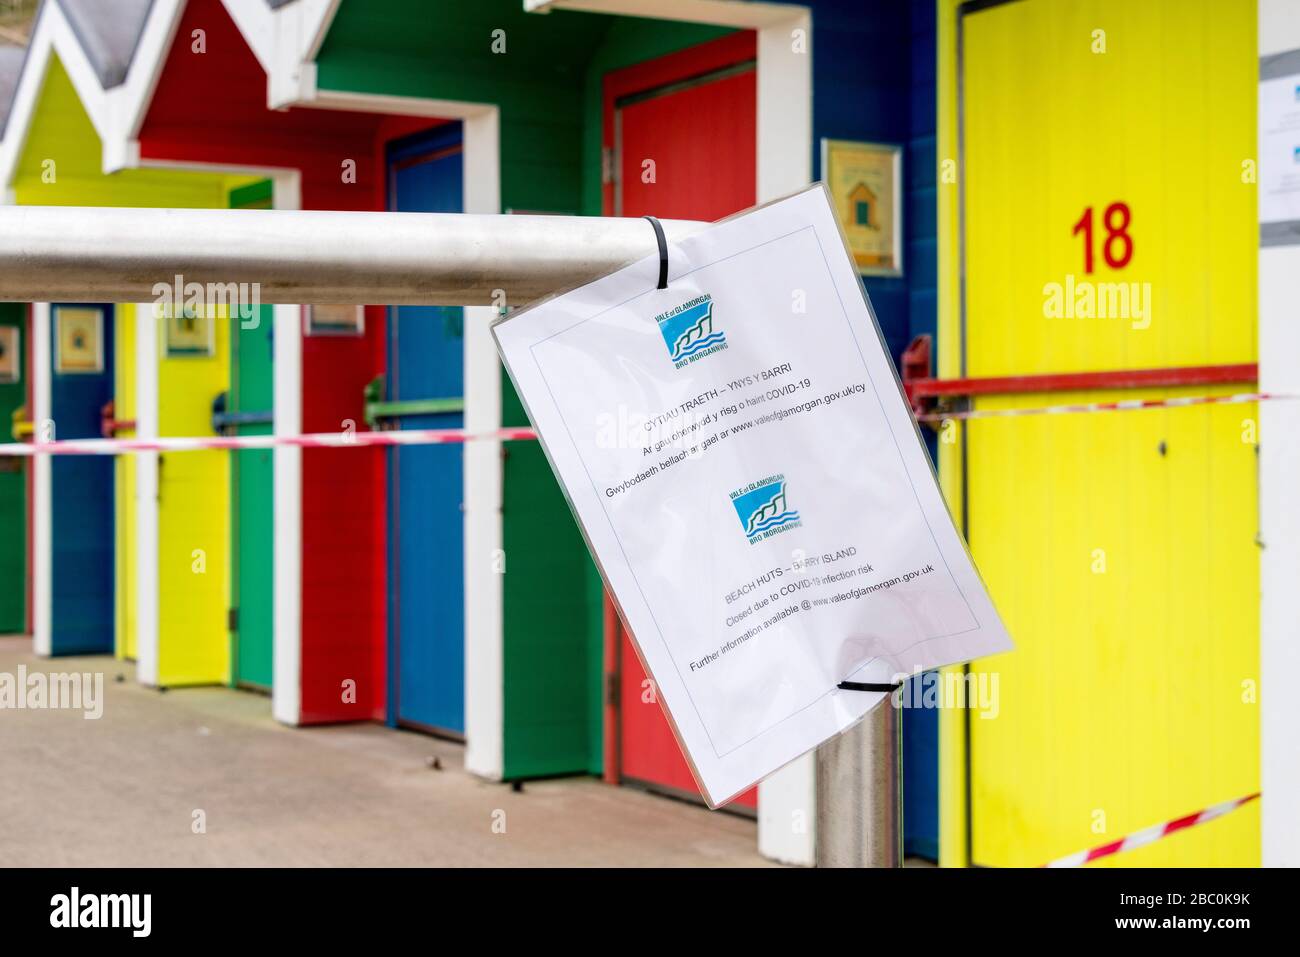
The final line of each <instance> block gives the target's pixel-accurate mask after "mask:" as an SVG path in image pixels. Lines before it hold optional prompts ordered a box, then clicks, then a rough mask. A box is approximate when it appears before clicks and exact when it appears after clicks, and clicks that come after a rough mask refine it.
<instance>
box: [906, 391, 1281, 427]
mask: <svg viewBox="0 0 1300 957" xmlns="http://www.w3.org/2000/svg"><path fill="white" fill-rule="evenodd" d="M1278 399H1300V395H1290V394H1286V393H1280V392H1242V393H1238V394H1237V395H1192V396H1181V397H1178V398H1173V399H1125V400H1122V401H1119V402H1083V403H1079V404H1078V405H1045V406H1038V407H1035V408H1028V409H969V410H967V411H965V412H927V413H925V414H923V415H918V416H917V417H916V418H917V421H919V422H945V421H949V420H952V421H960V420H962V419H1001V418H1010V417H1013V416H1018V415H1075V414H1078V413H1080V412H1132V411H1135V410H1137V409H1179V408H1186V407H1187V406H1193V405H1238V404H1240V403H1243V402H1271V401H1276V400H1278Z"/></svg>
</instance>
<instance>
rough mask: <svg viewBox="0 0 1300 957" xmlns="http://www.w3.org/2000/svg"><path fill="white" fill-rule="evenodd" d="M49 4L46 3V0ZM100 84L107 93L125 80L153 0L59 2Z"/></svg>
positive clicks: (67, 0)
mask: <svg viewBox="0 0 1300 957" xmlns="http://www.w3.org/2000/svg"><path fill="white" fill-rule="evenodd" d="M46 2H49V0H46ZM58 3H59V6H60V7H62V8H63V12H64V14H65V15H66V16H67V18H68V22H69V23H70V24H71V25H72V32H73V33H75V34H76V35H77V40H78V42H80V44H81V47H82V49H83V50H85V51H86V57H87V59H89V60H90V65H91V66H92V67H94V69H95V73H96V74H97V75H98V76H99V82H100V85H101V86H103V87H104V89H106V90H109V89H112V88H113V87H115V86H120V85H121V84H122V83H123V81H125V80H126V71H127V68H128V67H129V66H130V65H131V58H132V57H133V56H134V55H135V48H136V46H137V44H139V42H140V34H141V33H143V32H144V24H145V20H147V19H148V17H149V8H150V7H151V6H152V5H153V0H58Z"/></svg>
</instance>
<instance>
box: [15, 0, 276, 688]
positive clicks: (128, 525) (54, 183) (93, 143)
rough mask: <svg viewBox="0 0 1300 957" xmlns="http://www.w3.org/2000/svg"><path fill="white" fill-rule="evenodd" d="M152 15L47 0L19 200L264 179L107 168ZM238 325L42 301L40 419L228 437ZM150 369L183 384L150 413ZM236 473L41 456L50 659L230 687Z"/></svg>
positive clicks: (37, 384)
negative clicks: (221, 401) (107, 118)
mask: <svg viewBox="0 0 1300 957" xmlns="http://www.w3.org/2000/svg"><path fill="white" fill-rule="evenodd" d="M148 9H149V4H148V3H136V2H133V0H124V2H121V3H117V4H114V6H113V10H112V11H106V10H105V9H104V6H103V5H101V4H96V3H88V2H84V0H56V2H52V3H47V4H45V5H43V7H42V10H41V13H40V15H39V17H38V19H37V22H36V25H35V29H34V31H33V36H32V41H31V45H30V48H29V52H28V55H27V58H26V62H25V65H24V67H23V72H22V76H21V78H20V81H19V83H18V85H17V88H16V93H15V98H14V105H13V109H12V112H11V115H10V118H9V124H8V128H7V135H6V137H5V140H4V143H3V148H2V150H0V170H2V171H3V176H4V183H3V186H4V188H5V191H6V193H7V194H8V195H10V196H11V197H12V199H13V200H14V201H15V202H17V203H19V204H24V205H89V206H93V205H109V206H133V205H140V206H149V205H165V206H171V207H195V206H199V207H224V206H226V205H228V203H229V202H230V197H231V194H232V193H233V192H234V191H236V190H238V189H241V188H243V187H245V186H247V185H249V184H251V183H252V182H254V181H255V180H254V179H253V178H252V177H249V176H247V175H229V176H226V175H207V174H202V173H195V172H173V171H167V170H157V169H148V170H145V169H139V170H128V171H123V172H121V173H115V174H113V175H106V174H105V173H104V170H103V165H102V157H103V146H102V137H101V135H100V129H101V128H102V123H103V120H102V117H100V116H98V115H95V116H92V113H91V111H92V110H93V109H106V108H107V107H105V106H104V104H105V102H106V100H107V98H108V97H110V96H111V95H112V91H114V90H119V91H120V90H121V89H122V87H123V86H124V85H125V83H126V77H127V74H128V68H129V66H130V62H131V58H132V51H133V50H135V49H136V47H137V46H138V43H139V40H140V38H141V36H142V35H143V34H144V30H145V26H146V15H147V13H148ZM110 13H111V15H110ZM159 278H160V281H161V280H162V279H163V278H164V277H159ZM227 322H228V319H227V317H226V316H224V315H222V316H218V315H216V314H206V313H205V314H203V315H197V316H185V315H182V314H180V313H178V312H176V311H172V312H167V311H166V310H163V311H162V312H160V311H159V310H158V308H157V304H155V303H148V304H119V305H112V304H105V303H54V304H41V303H38V304H36V305H35V306H34V307H33V324H32V340H33V344H32V347H31V348H32V352H31V354H32V358H33V361H32V403H31V405H32V409H33V411H34V421H35V423H36V427H37V428H40V427H42V425H43V424H47V425H48V426H49V427H50V428H51V429H52V431H53V434H54V436H55V437H56V438H77V437H99V436H100V435H102V434H105V433H108V434H119V435H129V434H131V433H132V431H133V430H135V429H136V428H137V427H138V425H139V420H140V419H141V418H145V419H146V420H148V419H149V418H151V417H152V419H153V421H154V422H155V423H156V426H155V427H156V428H157V429H158V430H159V433H161V434H180V435H196V434H197V435H202V434H211V430H212V424H211V407H212V404H213V401H214V399H215V397H216V396H217V395H219V394H220V393H221V392H222V391H224V390H225V389H226V387H227V381H228V376H229V358H228V356H229V344H228V341H227V340H228V332H227V331H226V323H227ZM142 331H143V332H147V333H148V335H146V336H141V335H138V333H139V332H142ZM153 346H157V349H156V350H155V349H154V348H152V347H153ZM142 376H144V377H145V378H146V379H147V380H148V381H152V382H156V383H159V384H161V386H162V388H163V389H165V390H167V391H166V395H167V401H166V402H164V403H157V402H156V399H155V402H154V403H153V404H152V405H151V406H150V407H148V408H143V407H141V405H140V404H139V402H138V401H137V400H138V396H137V389H138V386H139V383H140V379H141V377H142ZM155 434H158V433H155ZM228 484H229V483H228V476H227V463H226V457H225V454H224V453H221V452H200V453H196V454H193V455H191V456H188V457H180V456H177V457H175V458H172V457H162V456H154V457H139V458H136V459H131V458H125V457H124V458H119V459H118V460H117V461H116V462H114V461H113V460H110V459H97V460H95V461H91V460H90V459H85V460H73V459H71V458H68V459H63V458H58V457H52V458H49V459H47V458H38V459H37V460H36V462H35V467H34V471H33V494H32V500H33V542H34V549H33V550H34V559H33V560H34V565H35V570H36V574H35V575H34V580H35V582H36V587H35V597H34V603H33V604H34V608H33V624H34V629H33V631H34V641H35V647H36V650H37V651H38V653H42V654H60V653H69V652H89V651H100V652H109V651H113V650H114V649H116V651H117V653H118V654H119V655H121V656H122V657H127V658H135V659H137V660H138V662H139V665H140V668H139V673H140V676H141V678H142V680H145V681H146V682H147V683H149V684H156V685H162V686H166V685H173V684H177V685H179V684H195V683H211V682H224V681H227V680H228V679H229V639H228V635H227V632H226V609H227V601H228V594H229V575H228V568H229V558H228V556H229V550H230V548H229V532H228V528H229V520H228V514H229V510H228V502H227V499H228V494H229V492H228ZM141 501H144V502H146V503H147V504H148V506H149V509H150V510H151V511H152V510H153V509H155V508H156V520H155V521H153V522H151V523H150V525H149V526H148V527H147V529H146V531H145V534H147V535H148V536H149V540H148V541H147V542H145V541H143V540H142V538H141V535H139V534H137V523H138V521H139V520H140V515H139V509H138V507H137V506H138V505H139V503H140V502H141ZM142 544H145V545H147V548H146V550H145V554H150V555H155V554H156V555H157V556H158V557H159V559H160V560H158V561H157V562H156V563H154V564H151V565H150V566H149V570H148V575H147V580H148V582H149V583H150V584H153V583H157V587H156V588H151V589H149V590H148V594H150V595H153V596H154V601H155V602H156V605H154V604H152V603H151V606H150V607H149V608H147V609H144V608H142V606H141V602H140V588H141V585H142V580H143V579H144V578H145V577H146V576H138V575H136V574H135V572H136V569H137V567H138V566H137V564H136V561H138V559H139V557H140V555H141V545H142ZM155 608H156V611H155ZM142 611H143V612H144V614H143V615H142ZM155 616H156V617H155ZM142 619H143V620H142ZM155 623H161V625H162V628H161V632H160V629H159V628H158V627H157V624H155ZM160 633H161V634H162V636H163V639H162V640H158V639H157V638H156V636H158V635H159V634H160ZM141 635H144V636H145V637H146V638H147V639H148V640H147V641H145V642H143V643H142V642H140V641H139V640H138V638H139V636H141Z"/></svg>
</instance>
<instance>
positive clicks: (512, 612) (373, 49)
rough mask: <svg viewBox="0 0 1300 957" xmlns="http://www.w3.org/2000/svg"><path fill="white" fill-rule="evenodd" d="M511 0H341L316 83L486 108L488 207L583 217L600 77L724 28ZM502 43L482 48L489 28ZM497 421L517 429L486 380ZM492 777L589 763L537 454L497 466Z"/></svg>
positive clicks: (558, 518) (559, 545)
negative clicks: (491, 107) (500, 580)
mask: <svg viewBox="0 0 1300 957" xmlns="http://www.w3.org/2000/svg"><path fill="white" fill-rule="evenodd" d="M522 7H523V4H522V3H520V2H519V0H477V2H475V3H473V4H466V3H456V2H450V0H344V2H343V3H342V5H341V7H340V9H339V13H338V15H337V17H336V18H335V21H334V23H333V24H332V26H331V28H330V31H329V34H328V35H327V37H326V39H325V42H324V44H323V46H322V48H321V52H320V55H319V57H318V60H317V70H318V72H317V83H318V85H319V87H320V88H321V89H323V90H338V91H348V92H360V93H378V94H387V95H396V96H413V97H429V98H439V99H450V100H467V101H472V102H478V103H496V104H497V105H498V106H499V107H500V109H501V202H502V206H503V208H504V210H517V211H520V212H523V211H529V212H550V213H569V214H575V213H583V214H590V215H599V214H600V212H601V209H600V141H601V122H602V118H601V99H602V80H603V77H604V75H605V73H606V72H608V71H609V70H613V69H618V68H620V67H623V66H628V65H631V64H632V63H636V62H639V61H640V60H643V59H649V58H652V57H655V56H660V55H663V54H666V53H671V52H673V51H675V50H679V49H682V48H683V47H687V46H692V45H694V44H696V43H702V42H705V41H706V40H710V39H713V38H714V37H717V36H720V35H721V34H723V33H725V32H727V31H725V30H720V29H717V28H711V27H700V26H695V25H688V24H675V23H665V22H660V21H655V20H640V19H633V18H627V17H609V16H602V15H596V14H585V13H572V12H567V11H557V12H555V13H551V14H548V15H538V14H527V13H524V12H523V9H522ZM497 30H503V31H504V43H505V52H493V42H494V39H497V40H500V39H501V35H500V34H497V35H495V36H494V31H497ZM502 422H503V424H504V425H507V426H509V425H524V424H527V417H526V416H525V414H524V411H523V407H522V406H521V404H520V403H519V400H518V397H517V396H516V395H515V392H514V389H513V388H512V386H511V385H510V382H509V379H508V377H507V376H506V375H505V374H504V371H503V373H502ZM504 476H505V488H504V502H503V514H504V519H505V532H504V548H505V552H506V575H505V589H504V590H505V609H504V614H505V655H504V661H505V675H504V709H505V714H504V720H505V754H504V769H505V776H506V777H507V778H521V777H531V776H540V775H550V774H566V773H581V772H588V773H592V774H599V773H600V771H601V767H602V754H603V746H602V702H603V696H602V686H603V679H602V670H603V662H602V655H603V647H602V636H601V602H600V595H601V592H600V583H599V576H598V575H597V574H596V571H595V568H594V566H593V565H592V563H591V560H590V558H589V556H588V553H587V549H586V546H585V545H584V544H583V542H582V539H581V536H580V535H579V534H578V530H577V526H576V525H575V523H574V521H573V517H572V515H571V513H570V512H569V508H568V505H567V503H566V502H565V501H564V498H563V496H562V494H561V493H560V490H559V487H558V486H557V485H556V483H555V480H554V478H553V477H552V475H551V470H550V467H549V466H548V465H547V463H546V460H545V457H544V456H543V455H542V451H541V449H540V447H538V446H537V445H536V444H533V443H527V442H514V443H508V444H507V446H506V455H505V460H504Z"/></svg>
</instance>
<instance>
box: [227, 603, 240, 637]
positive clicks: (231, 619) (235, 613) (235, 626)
mask: <svg viewBox="0 0 1300 957" xmlns="http://www.w3.org/2000/svg"><path fill="white" fill-rule="evenodd" d="M226 630H227V631H239V609H238V608H231V609H230V610H229V611H227V612H226Z"/></svg>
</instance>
